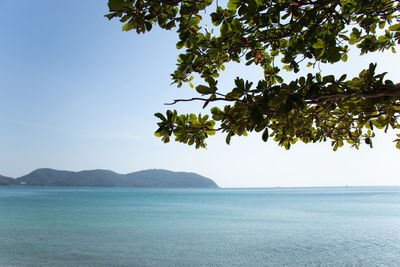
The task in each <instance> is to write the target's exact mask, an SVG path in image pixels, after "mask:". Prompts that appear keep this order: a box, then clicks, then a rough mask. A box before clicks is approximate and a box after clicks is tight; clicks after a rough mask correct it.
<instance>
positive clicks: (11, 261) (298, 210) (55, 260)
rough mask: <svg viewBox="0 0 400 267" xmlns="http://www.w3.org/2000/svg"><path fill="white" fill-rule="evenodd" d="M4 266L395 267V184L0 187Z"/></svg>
mask: <svg viewBox="0 0 400 267" xmlns="http://www.w3.org/2000/svg"><path fill="white" fill-rule="evenodd" d="M0 266H400V188H399V187H369V188H367V187H364V188H362V187H359V188H350V187H349V188H308V189H306V188H303V189H299V188H297V189H296V188H293V189H215V190H214V189H211V190H210V189H201V190H198V189H189V190H187V189H122V188H61V187H19V188H18V187H0Z"/></svg>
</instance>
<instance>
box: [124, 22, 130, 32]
mask: <svg viewBox="0 0 400 267" xmlns="http://www.w3.org/2000/svg"><path fill="white" fill-rule="evenodd" d="M132 29H133V26H132V24H130V23H126V24H124V26H122V30H123V31H124V32H128V31H130V30H132Z"/></svg>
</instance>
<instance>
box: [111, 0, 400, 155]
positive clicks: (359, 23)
mask: <svg viewBox="0 0 400 267" xmlns="http://www.w3.org/2000/svg"><path fill="white" fill-rule="evenodd" d="M108 6H109V9H110V13H109V14H107V15H106V17H107V18H108V19H110V20H111V19H113V18H118V19H119V20H120V21H121V22H122V23H124V24H123V26H122V30H123V31H130V30H135V31H136V32H137V33H139V34H140V33H146V32H148V31H151V29H152V28H153V26H158V27H160V28H162V29H165V30H172V29H175V30H176V32H177V34H178V36H179V41H178V42H177V44H176V47H177V49H181V50H182V53H181V54H180V55H179V56H178V64H177V68H176V70H175V71H174V72H173V73H172V74H171V76H172V80H173V83H176V84H177V86H178V87H180V86H182V85H183V84H184V83H188V84H189V85H190V87H191V88H194V89H195V90H196V91H197V93H198V94H199V97H194V98H191V99H177V100H174V101H173V103H171V104H175V103H178V102H183V101H201V102H204V105H203V109H205V108H206V107H208V108H210V107H211V106H212V107H211V109H210V113H211V115H212V117H211V118H210V116H209V115H201V114H199V115H195V114H182V115H179V114H178V113H177V112H176V111H175V110H173V111H172V110H168V111H167V112H166V114H165V115H163V114H161V113H156V114H155V116H156V117H158V118H159V119H160V122H159V123H158V126H159V128H158V130H157V131H156V132H155V135H156V136H158V137H161V138H162V140H163V141H164V142H169V141H170V139H171V137H173V136H174V137H175V140H176V141H178V142H182V143H187V144H189V145H193V144H194V145H195V146H196V148H199V147H205V146H206V143H205V139H206V138H207V137H208V136H209V135H213V134H215V132H217V131H220V132H223V133H225V134H226V142H227V143H228V144H229V142H230V140H231V137H232V136H235V135H239V136H241V135H247V133H248V132H252V131H256V132H262V140H263V141H267V140H270V139H273V140H274V141H276V142H278V144H279V145H280V146H283V147H285V148H286V149H289V148H290V146H291V145H292V144H294V143H296V142H297V141H298V140H300V141H302V142H304V143H310V142H312V143H315V142H321V141H327V140H330V141H331V144H332V147H333V149H334V150H336V149H337V148H338V147H341V146H343V144H344V143H348V144H350V145H351V146H352V147H355V148H357V149H358V148H359V146H360V144H361V143H366V144H367V145H370V146H371V147H372V138H373V137H374V136H375V134H374V132H375V131H376V129H382V130H384V131H385V132H386V131H387V130H388V129H389V128H392V129H399V128H400V125H399V122H398V118H399V113H400V84H398V83H395V82H393V81H391V80H388V79H385V74H386V73H376V64H374V63H371V64H370V65H369V66H366V69H363V70H360V73H359V75H358V76H356V77H347V76H346V75H342V76H340V77H335V76H334V75H331V74H329V73H321V72H318V71H312V70H315V68H317V67H318V64H321V63H327V64H328V63H329V64H333V63H336V62H339V61H346V60H347V58H348V53H349V50H350V48H352V49H357V50H358V51H359V52H360V55H361V56H362V55H365V54H367V53H370V52H382V51H385V50H389V51H392V52H393V53H395V52H396V51H395V48H396V46H397V45H398V44H399V43H400V15H399V11H400V3H399V1H390V0H229V1H225V3H224V5H222V3H221V1H220V2H218V0H217V1H212V0H109V2H108ZM206 16H207V17H206ZM203 17H204V19H203ZM208 17H209V18H208ZM208 20H211V23H212V24H213V25H212V26H211V27H210V28H212V29H211V30H210V29H208V28H207V27H205V23H204V21H208ZM229 62H241V63H243V64H246V65H252V64H254V65H257V66H259V67H260V68H261V69H262V70H263V73H264V77H263V79H261V80H259V81H258V82H257V83H253V82H251V81H249V80H247V79H246V77H236V78H235V80H234V84H235V87H234V88H220V87H219V86H218V77H219V75H220V72H221V71H224V69H225V66H226V65H227V63H229ZM301 68H310V73H308V74H307V75H305V76H302V77H296V78H294V79H292V80H283V78H282V77H281V76H280V73H281V72H282V71H287V72H293V73H297V72H299V71H300V69H301ZM326 74H328V75H326ZM193 75H195V76H196V77H198V78H196V79H195V80H200V83H196V84H198V85H197V86H193V83H194V80H193V79H194V78H193V77H194V76H193ZM293 76H295V75H293ZM220 103H225V104H224V106H222V105H221V104H220ZM207 113H208V112H207V111H206V114H207ZM397 137H398V138H397V139H396V140H395V142H396V147H397V148H399V149H400V134H397Z"/></svg>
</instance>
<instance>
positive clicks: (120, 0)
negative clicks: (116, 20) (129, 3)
mask: <svg viewBox="0 0 400 267" xmlns="http://www.w3.org/2000/svg"><path fill="white" fill-rule="evenodd" d="M124 4H125V1H124V0H109V1H108V7H109V8H110V10H112V11H116V10H119V9H121V8H122V7H123V6H124Z"/></svg>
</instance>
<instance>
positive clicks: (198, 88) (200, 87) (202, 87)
mask: <svg viewBox="0 0 400 267" xmlns="http://www.w3.org/2000/svg"><path fill="white" fill-rule="evenodd" d="M196 91H197V92H198V93H200V94H203V95H210V94H212V93H214V92H215V88H214V89H213V88H211V87H208V86H205V85H198V86H196Z"/></svg>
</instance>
